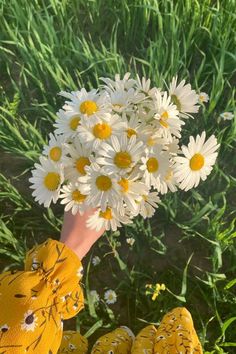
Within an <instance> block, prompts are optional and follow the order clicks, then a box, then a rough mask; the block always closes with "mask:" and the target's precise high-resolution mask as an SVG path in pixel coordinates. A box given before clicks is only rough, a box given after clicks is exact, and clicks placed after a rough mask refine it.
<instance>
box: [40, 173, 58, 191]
mask: <svg viewBox="0 0 236 354" xmlns="http://www.w3.org/2000/svg"><path fill="white" fill-rule="evenodd" d="M60 182H61V177H60V175H59V173H56V172H48V174H47V175H46V176H45V177H44V185H45V187H46V188H47V189H48V190H50V191H55V190H57V188H58V187H59V185H60Z"/></svg>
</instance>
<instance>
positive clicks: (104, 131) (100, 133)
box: [93, 123, 112, 140]
mask: <svg viewBox="0 0 236 354" xmlns="http://www.w3.org/2000/svg"><path fill="white" fill-rule="evenodd" d="M111 131H112V130H111V127H110V125H109V124H107V123H98V124H96V125H95V126H94V127H93V135H94V136H95V137H96V138H98V139H101V140H103V139H108V138H110V136H111Z"/></svg>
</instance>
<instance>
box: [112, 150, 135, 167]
mask: <svg viewBox="0 0 236 354" xmlns="http://www.w3.org/2000/svg"><path fill="white" fill-rule="evenodd" d="M114 163H115V165H116V166H117V167H119V168H128V167H130V165H131V163H132V158H131V156H130V154H129V153H128V152H127V151H120V152H117V153H116V155H115V157H114Z"/></svg>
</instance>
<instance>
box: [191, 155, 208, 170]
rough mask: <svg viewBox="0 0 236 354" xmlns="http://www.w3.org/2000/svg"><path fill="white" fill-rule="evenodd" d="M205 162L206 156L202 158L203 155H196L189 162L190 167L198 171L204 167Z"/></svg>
mask: <svg viewBox="0 0 236 354" xmlns="http://www.w3.org/2000/svg"><path fill="white" fill-rule="evenodd" d="M204 162H205V159H204V156H202V155H201V154H195V155H193V157H192V158H191V160H190V161H189V166H190V168H191V170H193V171H198V170H200V169H201V168H202V167H203V165H204Z"/></svg>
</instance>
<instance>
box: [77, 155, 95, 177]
mask: <svg viewBox="0 0 236 354" xmlns="http://www.w3.org/2000/svg"><path fill="white" fill-rule="evenodd" d="M90 164H91V162H90V161H89V158H88V157H84V156H81V157H79V158H78V159H77V160H76V162H75V167H76V169H77V171H78V172H79V173H80V174H81V175H86V171H85V166H89V165H90Z"/></svg>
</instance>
